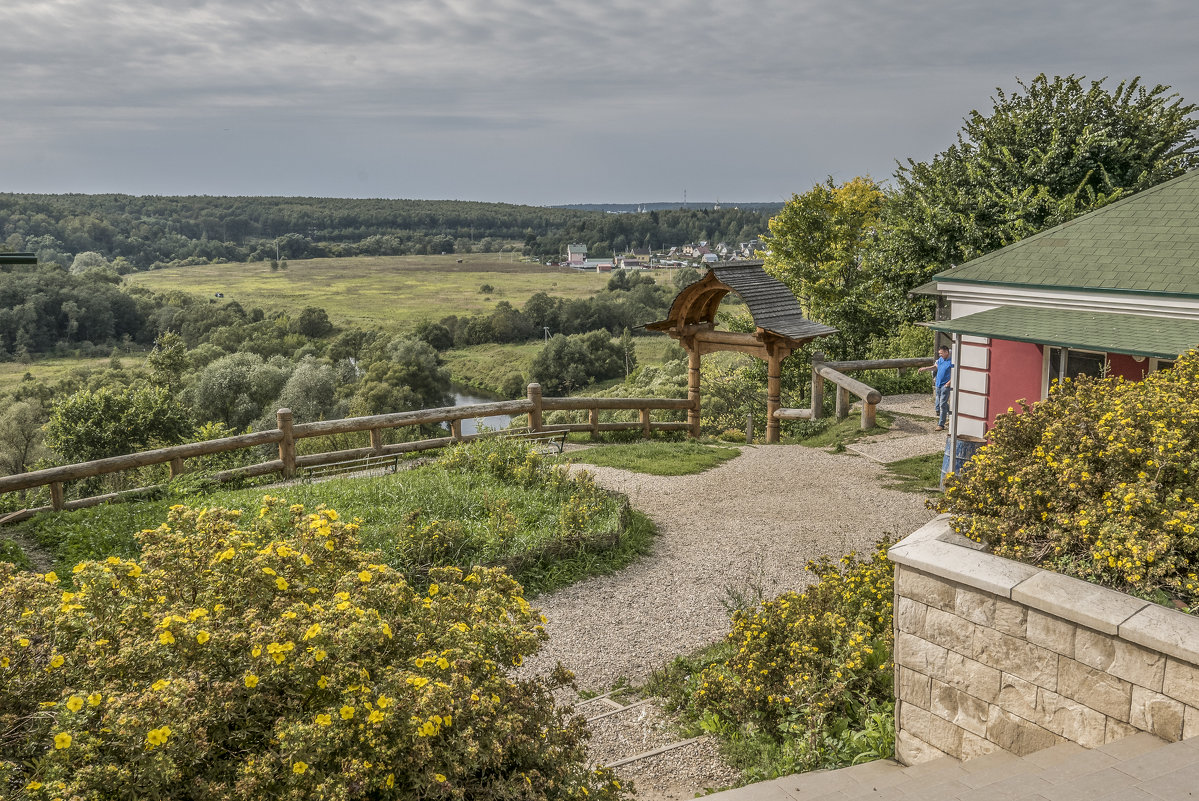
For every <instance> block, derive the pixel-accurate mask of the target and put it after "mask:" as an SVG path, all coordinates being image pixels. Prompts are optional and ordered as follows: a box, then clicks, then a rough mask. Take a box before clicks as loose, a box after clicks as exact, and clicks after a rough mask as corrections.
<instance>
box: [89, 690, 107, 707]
mask: <svg viewBox="0 0 1199 801" xmlns="http://www.w3.org/2000/svg"><path fill="white" fill-rule="evenodd" d="M103 700H104V696H102V695H100V693H92V694H91V695H89V696H88V697H87V705H88V706H100V702H101V701H103Z"/></svg>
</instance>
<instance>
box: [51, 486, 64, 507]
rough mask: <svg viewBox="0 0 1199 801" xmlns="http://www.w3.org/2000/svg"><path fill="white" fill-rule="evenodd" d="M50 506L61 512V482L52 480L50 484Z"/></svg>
mask: <svg viewBox="0 0 1199 801" xmlns="http://www.w3.org/2000/svg"><path fill="white" fill-rule="evenodd" d="M50 506H51V507H52V508H53V509H54V511H56V512H61V511H62V507H63V499H62V482H61V481H54V482H51V484H50Z"/></svg>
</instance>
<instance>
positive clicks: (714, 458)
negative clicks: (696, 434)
mask: <svg viewBox="0 0 1199 801" xmlns="http://www.w3.org/2000/svg"><path fill="white" fill-rule="evenodd" d="M571 455H572V456H573V457H574V458H575V459H577V460H578V461H580V462H584V463H586V464H594V465H600V466H601V467H618V468H620V469H621V470H632V471H633V472H634V473H648V474H649V475H652V476H688V475H691V474H693V473H702V472H704V471H705V470H708V469H711V468H713V467H715V466H716V465H718V464H720V463H721V462H724V461H727V460H728V459H732V458H733V457H735V456H740V455H741V451H739V450H738V449H736V448H719V447H713V446H710V445H700V444H699V443H697V442H635V443H630V444H627V445H597V446H596V447H593V448H588V449H587V450H585V451H580V452H578V453H577V454H571Z"/></svg>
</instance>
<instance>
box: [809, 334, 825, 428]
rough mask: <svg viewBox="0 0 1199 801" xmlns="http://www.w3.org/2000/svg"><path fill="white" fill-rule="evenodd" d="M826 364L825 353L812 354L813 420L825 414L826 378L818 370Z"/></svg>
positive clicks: (815, 352) (816, 352) (814, 352)
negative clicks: (823, 363)
mask: <svg viewBox="0 0 1199 801" xmlns="http://www.w3.org/2000/svg"><path fill="white" fill-rule="evenodd" d="M822 362H824V352H823V351H819V350H817V351H813V352H812V419H813V420H819V419H820V417H821V415H822V414H823V413H824V376H822V375H820V373H819V372H818V369H819V367H820V365H821V363H822Z"/></svg>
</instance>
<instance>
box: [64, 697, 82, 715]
mask: <svg viewBox="0 0 1199 801" xmlns="http://www.w3.org/2000/svg"><path fill="white" fill-rule="evenodd" d="M67 709H69V710H71V711H72V712H78V711H79V710H80V709H83V699H82V698H80V697H79V696H78V695H72V696H71V697H70V698H68V699H67Z"/></svg>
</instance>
